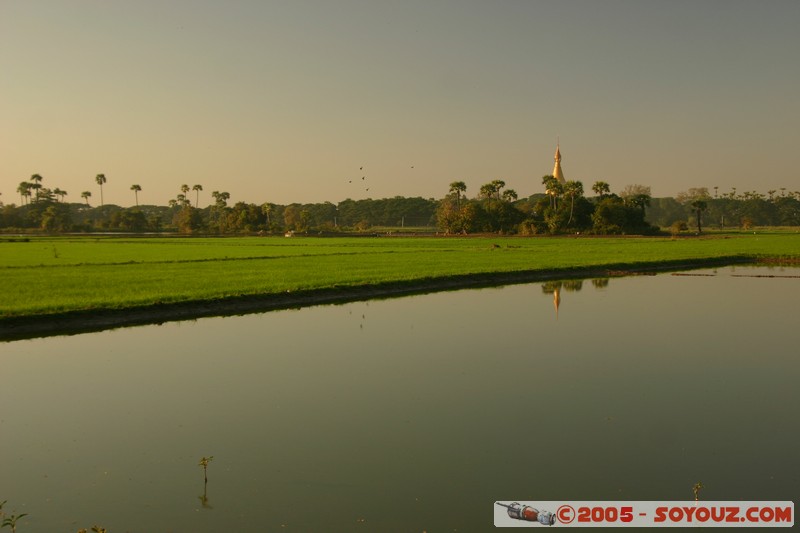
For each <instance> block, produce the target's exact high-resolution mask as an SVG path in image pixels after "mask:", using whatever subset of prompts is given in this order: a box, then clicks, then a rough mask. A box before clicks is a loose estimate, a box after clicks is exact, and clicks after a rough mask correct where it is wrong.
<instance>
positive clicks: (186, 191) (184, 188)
mask: <svg viewBox="0 0 800 533" xmlns="http://www.w3.org/2000/svg"><path fill="white" fill-rule="evenodd" d="M181 192H182V193H183V194H184V195H186V193H188V192H189V186H188V185H186V184H185V183H184V184H183V185H181Z"/></svg>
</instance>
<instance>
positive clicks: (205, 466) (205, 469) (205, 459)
mask: <svg viewBox="0 0 800 533" xmlns="http://www.w3.org/2000/svg"><path fill="white" fill-rule="evenodd" d="M213 460H214V456H213V455H212V456H210V457H202V458H201V459H200V462H199V463H197V466H202V467H203V478H204V479H205V481H206V483H208V463H210V462H211V461H213Z"/></svg>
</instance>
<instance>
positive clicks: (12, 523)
mask: <svg viewBox="0 0 800 533" xmlns="http://www.w3.org/2000/svg"><path fill="white" fill-rule="evenodd" d="M3 503H6V502H3ZM3 516H5V515H3ZM23 516H28V513H22V514H21V515H13V514H12V515H11V516H9V517H8V518H6V519H4V520H3V525H2V526H0V527H10V528H11V533H17V520H19V519H20V518H22V517H23Z"/></svg>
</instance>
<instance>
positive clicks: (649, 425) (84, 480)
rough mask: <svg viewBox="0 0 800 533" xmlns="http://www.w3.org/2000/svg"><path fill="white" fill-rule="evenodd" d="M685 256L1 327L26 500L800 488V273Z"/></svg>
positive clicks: (16, 481) (178, 509)
mask: <svg viewBox="0 0 800 533" xmlns="http://www.w3.org/2000/svg"><path fill="white" fill-rule="evenodd" d="M683 274H685V275H674V274H659V275H656V276H637V277H629V278H614V279H610V280H609V279H598V280H582V281H574V280H573V281H565V282H561V283H559V282H549V283H545V284H542V283H534V284H526V285H513V286H506V287H499V288H493V289H481V290H465V291H457V292H448V293H438V294H431V295H423V296H414V297H407V298H398V299H391V300H381V301H370V302H359V303H351V304H346V305H337V306H320V307H312V308H306V309H301V310H296V311H279V312H272V313H264V314H258V315H247V316H240V317H229V318H211V319H201V320H197V321H195V322H180V323H173V324H165V325H162V326H147V327H136V328H128V329H119V330H113V331H107V332H101V333H93V334H86V335H76V336H69V337H51V338H45V339H34V340H26V341H15V342H8V343H3V344H0V368H1V369H2V371H1V372H2V386H0V501H3V500H7V503H6V504H5V506H4V508H3V511H5V512H7V513H9V514H10V513H16V514H19V513H28V516H26V517H24V518H22V519H21V520H20V521H19V523H18V531H19V533H30V532H60V531H63V532H75V531H77V530H78V529H80V528H91V527H92V526H93V525H95V524H97V525H101V526H103V527H105V528H107V529H108V530H109V532H111V533H117V532H125V531H128V532H204V531H208V532H212V531H214V532H216V531H259V530H260V531H277V530H281V531H282V530H286V531H357V530H363V531H423V530H424V531H453V530H458V531H471V530H483V529H487V528H489V527H492V523H493V522H492V518H493V513H494V502H495V501H500V500H502V501H514V500H529V501H530V500H559V499H563V500H567V499H568V500H687V499H691V498H692V486H693V485H694V484H695V483H696V482H698V481H701V482H702V483H703V485H704V487H705V488H704V489H703V497H704V498H705V499H707V500H790V499H796V495H797V494H800V456H798V454H797V452H796V447H797V443H798V442H800V421H798V420H800V419H798V417H797V406H798V405H800V389H798V387H797V381H798V377H800V359H798V356H797V353H798V350H797V348H796V346H795V345H796V343H797V340H796V330H797V327H798V325H800V324H798V316H797V305H798V297H800V277H798V276H800V269H798V268H788V267H785V268H784V267H776V268H766V267H741V266H740V267H725V268H718V269H716V270H700V271H691V272H686V273H683ZM210 456H213V460H211V461H210V462H209V463H208V483H207V484H206V483H205V482H204V478H203V468H202V467H201V466H199V465H198V462H199V461H200V459H201V458H203V457H210Z"/></svg>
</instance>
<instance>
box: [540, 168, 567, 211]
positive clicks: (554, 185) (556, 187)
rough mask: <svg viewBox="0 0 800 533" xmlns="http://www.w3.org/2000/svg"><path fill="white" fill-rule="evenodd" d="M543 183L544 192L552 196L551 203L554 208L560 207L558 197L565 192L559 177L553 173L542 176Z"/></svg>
mask: <svg viewBox="0 0 800 533" xmlns="http://www.w3.org/2000/svg"><path fill="white" fill-rule="evenodd" d="M542 185H544V192H545V194H547V195H548V196H550V205H551V207H552V208H553V209H558V197H559V196H560V195H561V193H562V192H564V189H563V187H562V186H561V183H560V182H559V181H558V178H556V177H555V176H553V175H552V174H548V175H546V176H542Z"/></svg>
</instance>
